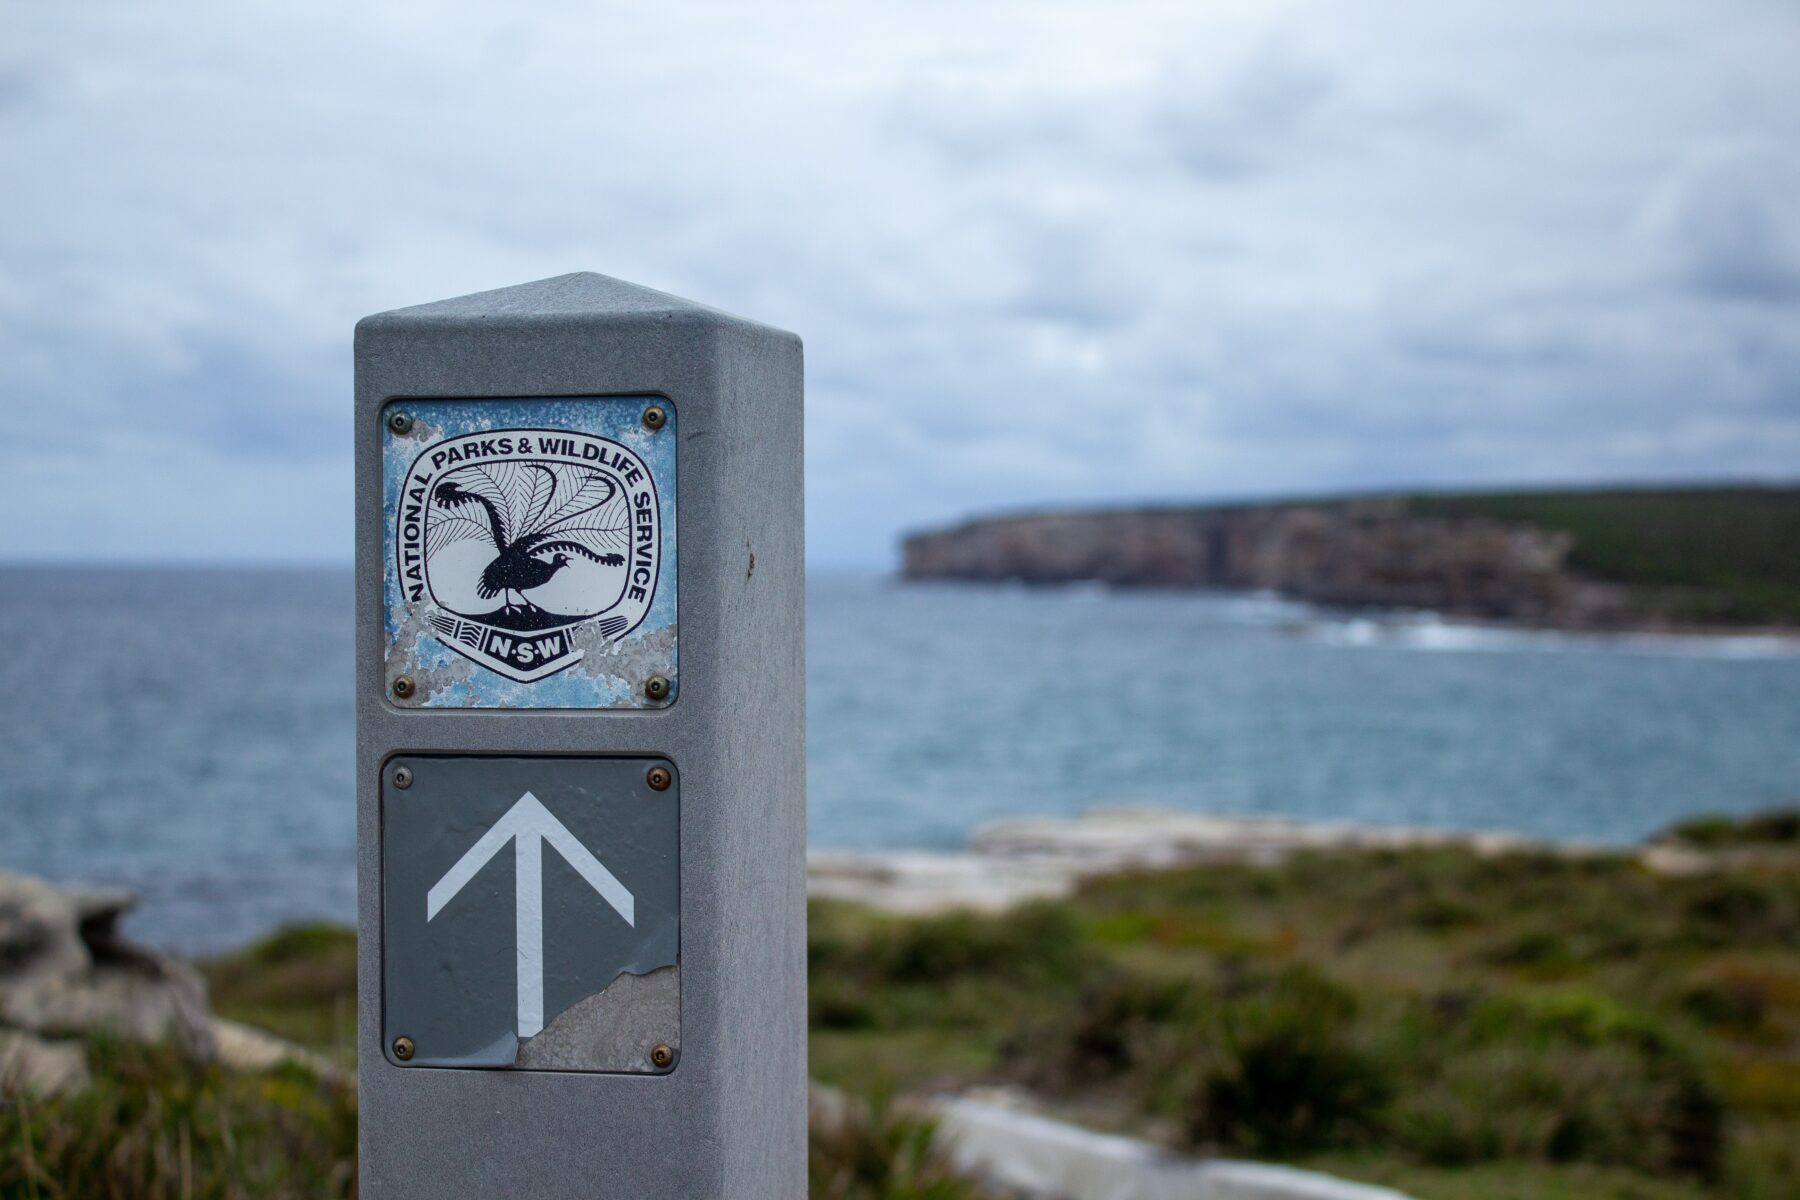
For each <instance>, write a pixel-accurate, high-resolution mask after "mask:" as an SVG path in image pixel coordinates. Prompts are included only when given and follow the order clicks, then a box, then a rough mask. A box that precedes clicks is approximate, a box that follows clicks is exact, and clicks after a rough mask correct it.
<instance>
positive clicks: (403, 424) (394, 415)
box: [388, 412, 412, 433]
mask: <svg viewBox="0 0 1800 1200" xmlns="http://www.w3.org/2000/svg"><path fill="white" fill-rule="evenodd" d="M388 428H389V429H391V430H393V431H394V432H395V433H410V432H412V417H411V416H410V415H408V414H406V413H403V412H391V413H389V414H388Z"/></svg>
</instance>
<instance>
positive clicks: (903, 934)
mask: <svg viewBox="0 0 1800 1200" xmlns="http://www.w3.org/2000/svg"><path fill="white" fill-rule="evenodd" d="M1087 961H1088V959H1087V955H1086V953H1085V951H1084V949H1083V944H1082V940H1081V929H1080V926H1079V925H1078V924H1077V923H1076V920H1075V916H1074V914H1073V913H1072V912H1070V911H1069V908H1068V906H1066V905H1063V904H1056V903H1038V904H1026V905H1022V906H1020V907H1018V908H1015V909H1012V910H1009V911H1007V912H1004V913H999V914H985V913H974V912H968V911H958V912H952V913H946V914H944V915H942V916H936V917H925V918H921V919H919V920H916V921H912V922H909V923H908V924H907V925H906V926H905V927H904V928H903V929H902V930H901V931H900V932H899V933H898V935H897V936H895V937H893V938H891V939H889V940H888V941H887V943H886V947H885V951H884V954H883V961H882V962H881V967H882V973H883V974H884V975H885V976H886V977H887V978H889V979H892V980H893V981H895V982H897V983H944V982H946V981H948V980H951V979H953V978H956V977H959V976H987V977H1002V978H1006V979H1009V980H1012V981H1014V982H1018V983H1029V984H1061V985H1066V984H1071V983H1074V982H1075V981H1077V980H1078V979H1079V977H1080V975H1081V971H1082V968H1083V966H1084V965H1085V964H1086V963H1087Z"/></svg>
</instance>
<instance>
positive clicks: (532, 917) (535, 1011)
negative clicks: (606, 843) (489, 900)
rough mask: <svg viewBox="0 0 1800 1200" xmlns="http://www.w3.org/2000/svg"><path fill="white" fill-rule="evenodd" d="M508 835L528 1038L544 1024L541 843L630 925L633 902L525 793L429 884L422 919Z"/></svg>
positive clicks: (522, 1022) (523, 1032) (522, 1026)
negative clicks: (554, 853) (429, 887)
mask: <svg viewBox="0 0 1800 1200" xmlns="http://www.w3.org/2000/svg"><path fill="white" fill-rule="evenodd" d="M508 840H511V842H512V843H513V855H514V858H513V861H514V863H515V864H516V866H515V868H514V869H515V872H516V879H515V881H514V885H513V921H514V927H515V930H516V934H517V940H518V954H519V976H518V987H519V1036H520V1037H522V1038H528V1037H535V1036H537V1034H538V1033H539V1032H540V1031H541V1030H542V1029H543V1028H544V843H545V842H546V841H547V842H549V843H550V844H551V845H552V846H554V847H556V852H557V853H558V854H560V855H562V856H563V859H564V860H565V861H567V862H568V864H569V865H570V866H571V867H574V868H575V869H576V870H577V871H579V872H580V873H581V877H582V878H583V879H585V880H587V881H588V883H589V884H590V885H591V886H592V887H593V889H594V890H595V891H596V892H599V893H600V894H601V895H602V896H604V897H605V898H606V902H607V903H608V904H610V905H612V906H613V908H614V909H616V910H617V911H618V914H619V915H620V916H621V917H624V918H625V923H626V924H627V925H630V926H632V927H634V928H635V927H636V925H637V919H636V916H635V912H636V906H635V905H634V903H633V902H632V899H631V893H630V892H628V891H626V890H625V885H624V884H622V883H620V882H619V881H618V880H617V879H615V878H613V873H612V872H611V871H608V870H607V869H606V868H605V867H604V866H602V865H601V863H600V860H599V859H597V858H595V857H594V856H593V855H592V854H590V853H589V852H588V848H587V847H586V846H584V845H582V844H581V842H580V841H578V840H577V839H576V837H575V835H574V834H572V833H570V832H569V831H568V828H567V827H566V826H564V825H563V823H562V822H561V821H559V820H557V819H556V815H555V814H554V813H552V812H551V811H550V810H549V809H547V808H545V807H544V806H543V804H541V803H540V802H539V801H538V798H537V797H536V796H534V795H532V794H531V793H530V792H526V793H525V794H524V795H523V796H520V797H519V802H518V803H517V804H515V805H513V806H512V807H511V808H509V809H507V810H506V815H505V816H504V817H501V818H500V819H499V820H498V821H495V822H494V824H493V826H492V827H491V828H490V829H489V830H488V831H487V832H486V833H484V834H482V835H481V840H480V841H478V842H476V843H475V844H474V845H473V846H470V847H469V850H468V853H466V854H464V855H463V856H462V857H461V858H459V859H457V860H456V865H455V866H453V867H451V868H450V869H449V870H448V871H445V872H444V877H443V878H442V879H440V880H438V881H437V882H436V883H435V884H433V885H432V887H431V891H430V892H429V893H427V894H426V897H425V919H426V920H427V921H430V920H431V919H432V918H433V917H435V916H437V915H438V913H439V912H440V911H442V909H443V907H444V905H446V904H448V903H450V901H451V900H453V899H455V898H456V893H458V892H460V891H462V890H463V885H464V884H466V883H468V882H469V880H471V879H473V878H475V875H476V873H477V872H479V871H480V870H481V868H483V867H485V866H487V863H488V859H490V858H492V857H494V855H496V854H498V853H499V852H500V847H502V846H504V845H506V843H507V841H508Z"/></svg>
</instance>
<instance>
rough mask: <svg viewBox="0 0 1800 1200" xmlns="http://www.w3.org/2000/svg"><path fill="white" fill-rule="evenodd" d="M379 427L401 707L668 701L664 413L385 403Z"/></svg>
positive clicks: (668, 483) (394, 679) (591, 403)
mask: <svg viewBox="0 0 1800 1200" xmlns="http://www.w3.org/2000/svg"><path fill="white" fill-rule="evenodd" d="M382 427H383V436H384V438H385V444H384V450H385V453H384V455H383V469H384V480H383V490H384V495H385V499H386V504H387V509H386V516H387V524H386V551H387V583H386V612H387V621H386V635H387V638H386V672H387V683H388V689H389V695H390V697H391V698H392V699H393V700H394V702H395V703H397V704H400V705H403V706H406V707H417V706H424V707H435V708H442V707H457V708H633V707H658V706H661V705H664V704H667V703H669V702H670V701H671V700H672V699H673V697H674V689H675V680H676V669H675V644H676V636H675V635H676V626H675V407H674V405H673V404H671V403H670V402H669V401H667V400H665V399H663V398H661V397H656V396H606V397H587V398H570V399H553V400H407V401H401V400H396V401H393V402H392V403H390V404H389V405H388V406H387V407H386V408H385V409H384V410H383V418H382Z"/></svg>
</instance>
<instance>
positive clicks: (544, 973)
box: [381, 755, 681, 1074]
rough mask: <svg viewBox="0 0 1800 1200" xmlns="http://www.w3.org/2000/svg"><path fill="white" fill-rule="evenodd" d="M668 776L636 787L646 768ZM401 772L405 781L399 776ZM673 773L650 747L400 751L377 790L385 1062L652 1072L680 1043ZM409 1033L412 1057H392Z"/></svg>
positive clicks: (677, 823) (677, 788)
mask: <svg viewBox="0 0 1800 1200" xmlns="http://www.w3.org/2000/svg"><path fill="white" fill-rule="evenodd" d="M651 767H661V768H662V769H664V770H666V771H668V772H669V773H670V778H669V786H667V787H665V788H663V789H662V790H657V789H655V788H652V787H650V786H649V783H648V780H647V771H648V770H649V769H650V768H651ZM402 770H403V771H404V772H406V774H405V776H404V778H405V780H406V786H404V787H400V786H397V785H396V784H395V782H394V779H395V774H396V772H399V771H402ZM679 796H680V784H679V779H678V778H676V777H675V774H674V766H673V764H672V763H670V762H669V760H667V759H662V758H561V757H535V758H520V757H515V758H498V757H497V758H486V757H476V756H460V755H459V756H435V755H406V756H402V757H399V758H395V759H392V760H390V761H389V762H388V764H387V765H386V767H385V768H384V774H383V780H382V790H381V860H382V882H381V895H382V904H381V907H382V915H381V956H382V971H381V980H382V984H381V1009H382V1018H381V1020H382V1031H383V1036H382V1043H383V1048H384V1051H385V1052H386V1053H387V1054H388V1056H389V1060H390V1061H392V1062H394V1063H395V1065H396V1066H400V1065H404V1066H406V1067H408V1068H419V1067H489V1068H507V1067H511V1068H515V1069H518V1070H549V1071H596V1072H616V1073H645V1074H657V1073H661V1072H663V1071H665V1070H668V1069H670V1066H671V1064H670V1063H668V1062H663V1063H657V1062H655V1061H654V1060H653V1057H652V1056H653V1052H654V1050H655V1048H656V1047H657V1046H659V1045H661V1046H667V1047H669V1048H670V1049H671V1050H672V1051H673V1052H675V1053H676V1054H679V1052H680V1048H681V967H680V949H681V872H680V861H679V860H680V842H681V818H680V800H679ZM400 1038H405V1039H406V1040H407V1042H408V1043H409V1044H410V1047H411V1051H410V1056H409V1057H408V1058H406V1059H404V1060H401V1059H398V1058H396V1057H395V1055H394V1050H393V1047H394V1044H395V1042H396V1040H398V1039H400Z"/></svg>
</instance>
